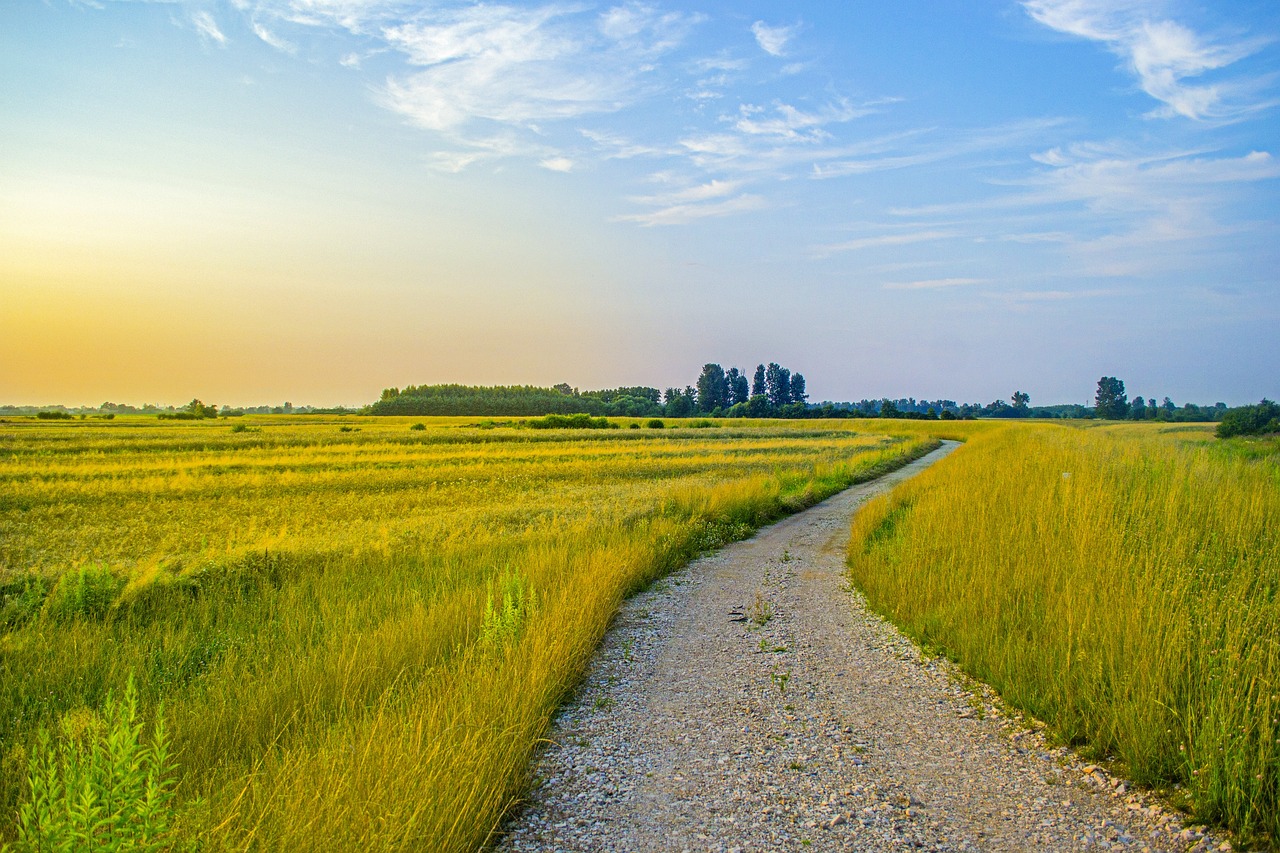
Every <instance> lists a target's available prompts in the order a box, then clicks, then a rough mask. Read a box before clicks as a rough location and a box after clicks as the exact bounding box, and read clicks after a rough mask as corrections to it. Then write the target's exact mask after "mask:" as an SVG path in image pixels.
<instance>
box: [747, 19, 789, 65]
mask: <svg viewBox="0 0 1280 853" xmlns="http://www.w3.org/2000/svg"><path fill="white" fill-rule="evenodd" d="M799 31H800V25H799V24H793V25H791V26H789V27H771V26H769V25H768V24H766V23H765V22H764V21H756V22H755V23H754V24H752V25H751V33H752V34H753V35H754V36H755V37H756V44H758V45H760V49H761V50H763V51H764V52H765V53H767V54H769V55H770V56H786V53H787V44H788V42H790V41H791V39H792V38H794V37H795V34H796V33H797V32H799Z"/></svg>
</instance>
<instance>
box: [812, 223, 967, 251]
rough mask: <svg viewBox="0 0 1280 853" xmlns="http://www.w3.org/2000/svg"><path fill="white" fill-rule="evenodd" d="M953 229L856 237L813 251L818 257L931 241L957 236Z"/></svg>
mask: <svg viewBox="0 0 1280 853" xmlns="http://www.w3.org/2000/svg"><path fill="white" fill-rule="evenodd" d="M958 236H959V234H958V233H957V232H955V231H941V230H925V231H908V232H904V233H901V234H880V235H877V236H875V237H858V238H855V239H853V240H846V241H844V242H842V243H828V244H826V245H822V246H817V247H815V249H814V253H815V254H816V255H817V256H818V257H829V256H831V255H834V254H838V253H841V252H858V251H862V250H863V249H877V248H880V247H882V246H907V245H911V244H912V243H931V242H934V241H936V240H950V239H953V238H955V237H958Z"/></svg>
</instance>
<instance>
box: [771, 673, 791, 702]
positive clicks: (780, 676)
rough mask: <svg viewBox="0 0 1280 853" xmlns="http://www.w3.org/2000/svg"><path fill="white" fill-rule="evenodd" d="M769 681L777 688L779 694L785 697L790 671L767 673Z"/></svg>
mask: <svg viewBox="0 0 1280 853" xmlns="http://www.w3.org/2000/svg"><path fill="white" fill-rule="evenodd" d="M769 679H770V680H771V681H772V682H773V683H774V684H776V685H777V686H778V692H779V693H781V694H782V695H783V696H786V695H787V682H788V681H790V680H791V671H790V670H787V671H786V672H782V671H781V670H778V671H776V672H771V673H769Z"/></svg>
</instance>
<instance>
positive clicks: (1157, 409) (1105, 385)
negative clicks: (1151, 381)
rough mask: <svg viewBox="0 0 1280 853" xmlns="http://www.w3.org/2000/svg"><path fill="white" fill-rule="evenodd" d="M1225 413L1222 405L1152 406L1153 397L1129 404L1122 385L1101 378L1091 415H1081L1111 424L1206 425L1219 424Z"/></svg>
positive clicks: (1169, 402) (1110, 378)
mask: <svg viewBox="0 0 1280 853" xmlns="http://www.w3.org/2000/svg"><path fill="white" fill-rule="evenodd" d="M1227 411H1228V410H1227V404H1226V403H1214V404H1213V405H1212V406H1197V405H1196V404H1195V403H1184V404H1183V405H1182V406H1178V405H1177V404H1175V403H1174V402H1173V400H1171V399H1169V398H1168V397H1165V398H1164V400H1163V401H1162V402H1160V403H1159V404H1157V403H1156V398H1155V397H1150V398H1143V397H1134V398H1133V400H1132V401H1130V400H1129V397H1128V395H1127V394H1126V393H1125V388H1124V382H1122V381H1121V380H1119V379H1117V378H1116V377H1114V376H1104V377H1102V378H1101V379H1099V380H1098V391H1097V394H1095V395H1094V407H1093V412H1092V413H1091V414H1087V415H1085V417H1095V418H1101V419H1103V420H1114V421H1119V420H1131V421H1167V422H1170V423H1207V422H1211V421H1220V420H1222V419H1223V417H1224V416H1225V415H1226V414H1227Z"/></svg>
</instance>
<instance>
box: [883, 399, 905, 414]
mask: <svg viewBox="0 0 1280 853" xmlns="http://www.w3.org/2000/svg"><path fill="white" fill-rule="evenodd" d="M880 417H882V418H900V417H902V412H900V411H898V404H897V403H895V402H893V401H892V400H890V399H889V398H888V397H886V398H885V399H883V400H881V401H880Z"/></svg>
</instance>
